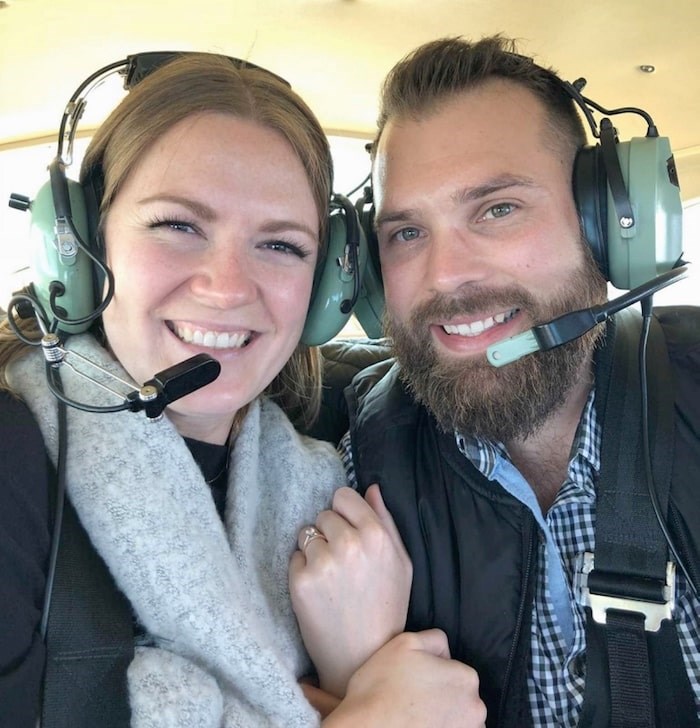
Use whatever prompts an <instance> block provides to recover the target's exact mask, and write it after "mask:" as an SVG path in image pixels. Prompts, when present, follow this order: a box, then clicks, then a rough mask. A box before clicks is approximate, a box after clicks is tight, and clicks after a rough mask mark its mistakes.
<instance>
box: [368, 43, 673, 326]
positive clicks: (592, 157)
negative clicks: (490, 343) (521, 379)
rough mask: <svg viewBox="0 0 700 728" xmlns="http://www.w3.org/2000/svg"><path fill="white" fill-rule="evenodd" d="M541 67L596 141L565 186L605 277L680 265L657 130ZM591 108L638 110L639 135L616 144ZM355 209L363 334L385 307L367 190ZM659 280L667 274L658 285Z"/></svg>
mask: <svg viewBox="0 0 700 728" xmlns="http://www.w3.org/2000/svg"><path fill="white" fill-rule="evenodd" d="M514 55H515V54H514ZM540 68H541V67H540ZM541 70H542V71H543V72H544V73H545V74H547V75H548V76H549V78H550V80H551V82H552V83H553V84H554V85H556V86H558V87H559V88H561V89H562V90H563V91H564V93H565V94H566V95H567V96H569V97H570V98H571V99H572V100H573V102H574V103H575V104H576V106H577V107H578V108H579V109H580V110H581V112H582V113H583V115H584V117H585V119H586V121H587V123H588V125H589V127H590V129H591V132H592V134H593V136H594V138H595V139H597V140H598V141H597V142H596V143H595V144H593V145H587V146H583V147H581V148H580V149H579V150H578V152H577V155H576V159H575V163H574V171H573V178H572V185H573V194H574V200H575V202H576V207H577V210H578V214H579V218H580V220H581V226H582V230H583V233H584V235H585V238H586V240H587V241H588V244H589V246H590V248H591V251H592V253H593V257H594V259H595V261H596V262H597V264H598V267H599V268H600V270H601V272H602V274H603V275H604V276H605V279H606V280H607V281H610V282H611V283H612V284H613V286H615V287H616V288H619V289H623V290H627V289H636V288H638V287H640V286H642V285H643V284H645V283H648V282H649V281H652V280H653V279H655V278H657V277H658V276H661V275H662V274H664V273H667V272H668V271H670V270H672V269H673V268H675V267H677V266H678V265H680V264H682V260H681V257H682V236H683V230H682V215H683V208H682V203H681V196H680V189H679V184H678V175H677V172H676V166H675V162H674V158H673V154H672V152H671V147H670V143H669V140H668V138H666V137H660V136H659V134H658V131H657V129H656V126H655V125H654V122H653V121H652V119H651V117H650V116H649V114H647V113H646V112H645V111H643V110H642V109H638V108H634V107H624V108H618V109H605V108H603V107H602V106H600V105H599V104H597V103H595V102H594V101H591V100H590V99H589V98H586V97H585V96H583V95H582V94H581V91H582V89H583V87H584V86H585V84H586V81H585V79H582V78H581V79H578V80H577V81H574V82H573V83H569V82H567V81H563V80H561V79H560V78H559V77H558V76H556V75H555V74H554V73H552V72H551V71H548V70H547V69H544V68H542V69H541ZM594 111H598V112H601V113H602V114H605V115H607V116H612V115H615V114H625V113H626V114H638V115H639V116H641V117H643V118H644V120H645V121H646V123H647V132H646V135H645V136H644V137H633V138H632V139H630V140H629V141H623V142H621V141H620V140H619V138H618V135H617V131H616V130H615V128H614V127H613V125H612V122H611V121H610V119H609V118H607V116H606V117H605V118H602V119H601V121H600V123H599V124H597V123H596V121H595V118H594V116H593V112H594ZM358 212H359V215H360V220H361V225H362V229H363V232H364V234H365V235H366V238H367V243H368V247H369V253H368V256H367V265H366V268H365V270H364V273H363V281H362V292H361V296H360V299H359V300H358V303H357V305H356V307H355V314H356V315H357V318H358V319H359V320H360V323H362V324H363V327H364V328H365V331H367V332H368V334H370V335H371V336H379V335H381V334H380V333H370V331H376V329H377V327H378V326H380V324H379V322H380V321H381V316H382V311H383V307H384V304H383V293H382V287H381V267H380V264H379V255H378V250H377V247H378V246H377V240H376V236H375V234H374V232H373V220H374V207H373V203H372V192H371V188H368V189H367V190H366V192H365V198H364V200H362V201H361V202H360V203H359V204H358ZM674 280H675V279H674ZM665 285H668V280H667V279H665V280H664V282H663V285H662V286H660V287H663V286H665ZM652 288H653V287H652ZM650 292H652V293H653V290H650V291H647V294H648V293H650Z"/></svg>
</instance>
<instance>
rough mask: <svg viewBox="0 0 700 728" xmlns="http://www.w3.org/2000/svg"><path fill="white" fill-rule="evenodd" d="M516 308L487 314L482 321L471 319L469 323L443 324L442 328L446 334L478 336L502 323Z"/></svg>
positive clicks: (511, 315)
mask: <svg viewBox="0 0 700 728" xmlns="http://www.w3.org/2000/svg"><path fill="white" fill-rule="evenodd" d="M516 311H517V309H513V310H512V311H509V312H508V313H497V314H496V315H495V316H489V317H488V318H486V319H483V320H482V321H472V323H470V324H445V325H444V326H443V327H442V328H443V329H444V331H445V333H446V334H457V335H458V336H478V335H479V334H483V333H484V331H487V330H488V329H490V328H493V327H494V326H495V325H496V324H502V323H505V322H506V321H508V320H509V319H511V318H513V316H514V315H515V313H516Z"/></svg>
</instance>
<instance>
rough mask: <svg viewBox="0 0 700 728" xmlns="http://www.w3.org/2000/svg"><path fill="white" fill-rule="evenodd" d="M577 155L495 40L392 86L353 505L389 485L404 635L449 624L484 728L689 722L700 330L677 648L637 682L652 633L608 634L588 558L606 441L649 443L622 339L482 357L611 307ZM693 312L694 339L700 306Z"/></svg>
mask: <svg viewBox="0 0 700 728" xmlns="http://www.w3.org/2000/svg"><path fill="white" fill-rule="evenodd" d="M584 144H585V133H584V129H583V127H582V124H581V122H580V120H579V116H578V113H577V110H576V106H575V104H574V103H573V101H572V99H571V96H570V95H569V94H568V93H567V92H566V91H565V90H564V88H563V85H562V83H561V82H560V81H559V80H558V79H557V78H556V76H555V75H554V74H553V73H552V72H550V71H549V70H546V69H543V68H541V67H539V66H537V65H535V64H534V63H533V62H532V60H531V59H529V58H525V57H523V56H521V55H519V54H517V53H515V52H514V46H513V44H512V43H511V42H509V41H506V40H504V39H502V38H500V37H494V38H486V39H483V40H481V41H479V42H477V43H473V44H472V43H468V42H465V41H462V40H460V39H445V40H439V41H436V42H432V43H428V44H426V45H424V46H422V47H420V48H418V49H417V50H416V51H414V52H413V53H412V54H410V55H409V56H407V57H406V58H405V59H404V60H403V61H401V62H400V63H399V64H397V66H396V67H395V68H394V69H393V70H392V72H391V73H390V74H389V77H388V78H387V80H386V82H385V86H384V89H383V95H382V100H381V112H380V117H379V132H378V136H377V140H376V142H375V145H374V150H373V154H374V165H373V191H374V200H375V206H376V218H375V224H376V232H377V239H378V244H379V252H380V257H381V267H382V278H383V284H384V290H385V295H386V304H387V314H386V330H387V334H388V335H389V336H390V337H392V338H393V342H394V347H395V353H396V357H397V360H398V366H394V367H393V368H392V369H391V370H390V371H389V372H388V373H387V374H386V375H385V376H383V378H381V379H379V375H378V374H377V373H376V372H372V371H370V372H369V373H367V374H364V375H360V377H359V379H356V381H355V384H354V389H353V391H352V393H351V400H352V402H351V410H352V412H351V430H350V435H351V453H348V456H349V457H350V455H351V460H352V462H353V464H354V471H355V474H356V477H357V482H358V485H359V488H360V491H361V492H364V490H366V488H367V487H368V486H369V485H370V484H371V483H374V482H377V483H379V484H380V486H381V489H382V494H383V497H384V500H385V502H386V504H387V507H388V508H389V510H390V511H391V513H392V514H393V516H394V518H395V520H396V523H397V526H398V528H399V531H400V532H401V535H402V537H403V539H404V541H405V543H406V547H407V549H408V551H409V554H410V556H411V559H412V561H413V568H414V581H413V586H412V591H411V604H410V607H409V617H408V629H422V628H425V627H440V628H442V629H443V630H445V632H446V633H447V635H448V638H449V643H450V650H451V654H452V656H453V657H456V658H457V659H460V660H462V661H464V662H466V663H468V664H470V665H472V666H473V667H474V668H475V669H476V671H477V673H478V675H479V679H480V690H481V695H482V698H483V700H484V702H485V703H486V706H487V709H488V719H487V724H488V725H489V726H495V725H498V726H527V725H533V724H534V725H537V726H551V725H562V726H575V725H654V721H656V723H655V724H656V725H668V726H670V725H694V724H696V719H697V714H698V712H699V711H700V601H699V600H698V595H697V588H698V583H699V581H700V580H699V579H698V573H699V569H698V567H699V566H700V533H699V531H700V497H699V496H700V493H699V492H698V480H697V478H698V473H699V472H700V446H699V443H698V437H699V434H698V433H700V428H699V425H700V416H699V415H698V412H700V406H699V405H700V392H699V391H698V377H697V372H698V371H699V369H698V367H700V345H699V340H698V335H697V333H693V334H691V335H689V336H680V335H678V336H676V334H678V327H677V326H675V327H674V326H671V325H670V323H671V322H672V323H674V324H677V323H678V321H679V318H678V316H675V317H674V314H673V312H670V313H669V314H668V316H667V317H666V319H665V321H664V332H665V337H666V340H667V342H668V346H666V345H665V344H664V347H663V348H664V350H666V349H667V350H668V356H669V357H670V360H671V361H670V366H671V370H672V372H673V374H672V375H669V376H668V377H667V379H668V380H669V381H673V386H674V387H675V390H674V391H675V393H676V399H675V411H673V412H672V414H671V415H670V416H671V419H672V422H673V425H672V428H671V429H672V431H673V433H674V434H673V438H672V440H671V443H672V444H671V446H670V447H668V448H665V451H664V453H663V454H662V458H661V459H666V460H668V461H669V462H670V463H672V466H671V467H672V476H671V478H670V480H671V483H670V496H669V498H668V504H669V505H668V506H666V501H664V507H663V508H662V510H661V514H662V518H663V520H664V522H665V523H666V524H667V527H668V528H667V530H668V533H667V535H668V538H669V540H670V541H671V543H672V544H673V549H672V553H673V555H674V557H673V558H669V560H670V561H671V562H674V563H675V561H676V560H677V562H678V563H677V564H676V565H677V567H678V568H677V569H676V573H675V579H672V580H671V581H670V582H669V590H670V591H669V593H672V595H673V596H674V597H675V604H674V605H672V620H671V619H665V620H663V622H662V624H663V629H661V630H659V633H658V634H659V635H661V634H663V639H664V640H669V641H668V642H664V643H663V644H664V645H668V647H660V646H659V643H657V641H656V640H657V639H661V637H658V638H657V637H656V636H655V634H652V633H651V632H646V633H645V632H644V626H643V625H644V621H643V619H642V628H641V632H642V638H641V642H640V644H639V649H640V650H642V651H646V650H647V648H648V651H649V654H650V655H651V660H650V662H651V668H649V667H647V668H646V669H647V672H648V671H649V670H650V671H651V677H647V676H646V674H642V673H637V672H635V670H636V665H637V662H640V663H641V662H643V663H644V665H645V666H646V665H647V662H648V661H647V660H646V657H644V660H641V658H640V657H639V655H640V653H639V652H628V653H625V652H624V649H625V648H627V647H628V646H629V645H631V644H632V641H633V640H636V639H638V635H637V634H635V635H634V636H633V637H632V636H629V637H626V636H625V635H626V634H627V633H622V637H620V634H621V633H619V632H616V633H610V632H606V631H605V630H607V629H608V628H609V627H611V625H612V624H613V622H614V619H613V616H615V617H616V616H617V614H618V612H615V613H614V614H613V613H612V612H611V613H610V614H608V615H607V618H608V622H609V623H608V624H602V625H601V624H599V623H597V622H595V620H593V619H592V617H591V615H590V610H589V609H588V607H587V606H586V604H587V601H586V600H587V590H586V581H585V578H584V577H585V576H586V575H587V567H586V565H585V563H584V555H585V554H594V553H595V552H596V545H598V542H599V541H602V535H601V532H598V533H597V531H596V520H597V519H596V516H597V511H598V510H599V508H600V507H601V504H602V501H601V497H602V496H601V492H600V491H599V488H600V483H601V478H602V477H603V475H605V474H606V473H607V472H608V471H609V470H610V468H612V465H610V467H608V462H606V463H605V464H604V467H602V468H601V453H602V451H603V448H604V444H605V443H607V442H609V441H613V440H614V438H615V437H617V438H621V440H622V442H623V444H622V446H621V451H623V453H624V451H625V450H627V451H630V450H631V451H632V453H633V454H634V453H635V452H636V450H637V449H638V442H639V440H638V433H637V430H638V420H639V418H636V417H632V418H629V417H628V418H627V419H625V415H626V412H627V411H628V408H627V409H626V407H627V405H625V407H622V408H621V409H620V410H619V412H616V413H613V414H610V413H609V412H608V411H607V410H606V404H607V403H608V402H610V401H613V400H614V397H616V396H617V395H618V394H619V393H620V392H618V391H617V390H620V389H623V390H625V391H626V389H627V387H624V386H618V380H616V379H615V378H614V377H613V376H612V374H610V372H611V371H612V367H613V364H614V363H615V362H616V361H617V359H618V358H619V354H618V351H619V350H620V347H622V346H623V345H622V344H620V343H619V342H620V341H621V340H622V339H621V337H622V323H620V324H619V325H618V324H617V323H616V324H613V325H599V326H595V327H593V328H592V329H591V330H590V331H589V332H588V333H586V334H585V335H583V336H580V337H579V338H575V339H574V340H573V341H571V342H570V343H566V344H564V345H563V346H559V347H557V348H553V349H551V350H549V351H539V352H537V353H535V354H532V355H527V356H523V357H521V358H520V359H518V360H517V361H515V362H513V363H511V364H508V365H507V366H504V367H499V368H496V367H494V366H492V365H491V364H490V363H489V362H488V360H487V350H488V349H489V347H491V346H493V345H495V344H496V343H497V342H500V341H502V340H504V339H508V338H509V337H512V336H514V335H518V334H522V333H523V332H526V331H528V330H530V329H532V327H533V326H535V325H540V324H544V323H547V322H550V321H552V320H553V319H555V318H556V317H558V316H560V315H562V314H565V313H567V312H571V311H576V310H579V309H586V308H590V307H593V306H596V305H598V304H602V303H603V302H604V301H605V300H606V278H605V276H604V275H602V274H601V272H600V270H599V267H598V265H597V263H596V261H595V260H594V258H593V256H592V254H591V250H590V247H589V244H588V242H587V241H586V239H585V238H584V236H583V234H582V232H581V223H580V220H579V211H578V210H577V206H576V203H575V200H574V195H573V194H572V173H573V168H574V160H575V158H576V154H577V151H578V150H579V148H580V147H582V146H583V145H584ZM686 316H687V317H691V316H693V317H694V319H693V320H694V321H695V332H697V331H698V327H697V320H698V313H697V311H691V310H688V311H686ZM618 329H619V330H620V331H619V332H618V333H616V332H617V331H618ZM674 337H675V338H674ZM638 338H639V337H638V336H637V337H636V339H638ZM636 339H635V340H636ZM662 340H663V337H662ZM614 342H618V343H614ZM615 347H617V348H615ZM623 348H624V347H623ZM626 348H627V349H628V350H631V349H632V347H629V346H627V347H626ZM634 356H635V357H636V345H635V349H634ZM377 380H378V381H377ZM634 391H635V392H636V391H637V390H636V389H635V390H634ZM623 393H624V392H623ZM670 399H671V398H669V400H670ZM618 415H619V416H618ZM626 423H627V424H626ZM630 423H631V424H630ZM628 425H629V427H628ZM626 428H627V429H630V430H632V429H633V430H634V433H632V432H630V433H628V432H627V429H626ZM655 432H656V430H655ZM632 434H634V437H632ZM628 436H629V440H628V442H629V445H625V444H624V442H625V438H626V437H628ZM639 437H641V435H639ZM615 441H619V440H615ZM639 450H640V452H641V448H639ZM606 460H607V458H606ZM655 467H656V465H655ZM641 487H642V489H644V483H641ZM606 492H607V491H606ZM645 498H646V496H645ZM647 500H648V499H647ZM645 507H646V506H645ZM620 518H621V523H622V521H625V520H630V521H631V522H632V523H634V517H633V516H632V515H631V514H630V513H622V514H621V516H620ZM605 521H606V525H605V528H606V529H607V532H608V533H609V532H611V531H612V532H613V537H614V531H615V524H613V525H611V522H610V519H609V518H606V519H605ZM600 527H601V528H602V526H600ZM654 528H656V524H654ZM643 535H644V534H643ZM625 538H626V536H625ZM613 540H614V539H613ZM664 546H665V542H664ZM613 551H614V549H613ZM601 558H602V556H601ZM665 558H666V556H665V550H664V561H665ZM687 577H691V578H690V579H689V578H687ZM612 581H613V582H615V579H613V580H612ZM591 590H592V587H591ZM641 599H642V600H644V597H641ZM625 604H629V602H625ZM618 607H619V605H618ZM619 609H620V611H621V612H622V618H623V620H624V619H626V618H627V617H628V616H629V615H628V612H627V611H626V608H624V607H619ZM604 615H605V612H604ZM634 616H635V618H636V617H639V616H640V615H639V614H638V613H636V614H635V615H634ZM599 621H600V620H599ZM602 622H603V623H605V616H603V618H602ZM630 634H631V633H630ZM645 635H650V636H649V640H648V646H647V643H646V636H645ZM594 643H595V644H594ZM606 643H607V644H608V647H609V652H608V653H606V651H605V645H606ZM613 643H614V644H613ZM618 643H619V644H620V645H621V646H622V653H620V652H619V651H617V647H616V646H615V645H618ZM601 644H602V647H601ZM600 659H609V660H610V662H609V663H608V662H604V663H600V662H599V660H600ZM594 663H595V664H594ZM601 664H602V666H601ZM608 665H609V667H608ZM619 666H621V667H620V669H619V670H618V667H619ZM608 673H610V674H609V675H608ZM640 675H641V677H640ZM671 675H673V678H670V677H669V676H671ZM645 680H646V681H647V682H645ZM649 681H650V682H649ZM664 681H665V682H664ZM620 683H622V685H620ZM611 685H612V687H611ZM639 685H641V686H642V688H641V689H639V690H637V687H638V686H639ZM645 685H647V686H648V689H645V688H644V686H645ZM628 686H632V690H628V689H627V688H628ZM635 691H637V692H635Z"/></svg>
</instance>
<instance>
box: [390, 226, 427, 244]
mask: <svg viewBox="0 0 700 728" xmlns="http://www.w3.org/2000/svg"><path fill="white" fill-rule="evenodd" d="M419 235H420V231H419V230H418V229H417V228H403V229H402V230H398V231H397V232H395V233H394V234H393V236H392V237H393V239H394V240H398V241H399V242H400V243H410V242H412V241H413V240H416V239H417V238H418V236H419Z"/></svg>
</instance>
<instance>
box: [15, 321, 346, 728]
mask: <svg viewBox="0 0 700 728" xmlns="http://www.w3.org/2000/svg"><path fill="white" fill-rule="evenodd" d="M69 344H70V348H71V349H74V350H76V351H80V352H81V353H82V354H84V355H86V356H89V358H90V359H92V360H93V361H96V362H99V363H100V364H101V365H102V366H104V367H105V368H109V369H110V370H111V371H113V372H115V373H117V374H118V375H119V376H121V377H122V378H128V376H127V375H126V374H125V373H124V372H123V370H121V367H119V365H118V364H117V363H116V362H114V360H112V359H111V358H110V356H109V354H108V353H107V352H106V351H105V350H104V349H102V348H101V347H100V346H99V345H97V344H96V343H95V342H94V340H93V339H92V338H91V337H90V336H88V335H82V336H79V337H73V338H71V339H70V341H69ZM64 369H65V367H64ZM8 379H9V381H10V384H11V386H12V388H13V389H14V390H15V391H17V392H18V393H19V394H20V395H21V396H22V397H23V398H24V399H25V401H26V402H27V403H28V404H29V406H30V408H31V409H32V411H33V412H34V415H35V417H36V418H37V420H38V421H39V423H40V426H41V429H42V432H43V435H44V440H45V443H46V446H47V449H48V452H49V454H50V456H51V457H52V458H53V460H54V462H55V460H56V454H57V451H58V442H57V425H56V414H55V413H56V402H55V400H54V398H53V395H51V393H50V392H49V391H48V389H47V387H46V383H45V375H44V363H43V357H42V355H41V354H40V353H39V352H38V351H37V352H33V353H31V354H30V355H29V356H27V357H25V358H24V359H22V360H20V361H19V362H16V363H15V364H13V365H12V366H11V368H10V371H9V372H8ZM63 381H64V385H65V389H66V391H67V393H68V394H70V395H71V396H72V397H74V398H76V399H79V400H81V401H84V402H91V403H93V404H95V403H101V404H107V403H109V404H114V403H115V400H114V398H113V397H110V395H109V394H107V393H103V392H102V391H100V390H99V389H98V388H97V387H96V386H95V385H94V384H91V383H89V382H86V381H84V380H82V379H80V378H78V377H76V376H75V375H73V374H72V373H71V372H70V371H68V370H66V371H65V374H64V375H63ZM344 482H345V476H344V473H343V468H342V465H341V463H340V461H339V458H338V457H337V455H336V453H335V451H334V450H333V448H332V447H331V446H330V445H328V444H326V443H320V442H318V441H314V440H311V439H309V438H305V437H303V436H300V435H299V434H298V433H297V432H296V431H295V430H294V428H293V427H292V425H291V423H290V422H289V420H288V419H287V417H286V416H285V415H284V413H283V412H282V411H281V410H280V409H279V408H278V407H277V406H276V405H275V404H274V403H272V402H270V401H268V400H266V399H264V398H261V399H259V400H257V401H256V402H254V403H253V404H252V406H251V407H250V409H249V412H248V414H247V416H246V418H245V420H244V423H243V426H242V429H241V432H240V434H239V436H238V438H237V440H236V443H235V446H234V448H233V450H232V453H231V461H230V467H229V485H228V493H227V500H226V515H225V524H222V522H221V519H220V518H219V516H218V514H217V512H216V508H215V506H214V502H213V499H212V497H211V494H210V492H209V488H208V486H207V484H206V483H205V482H204V479H203V477H202V474H201V472H200V470H199V468H198V466H197V464H196V463H195V462H194V460H193V459H192V456H191V454H190V452H189V450H188V448H187V446H186V445H185V443H184V441H183V440H182V438H181V437H180V435H179V434H178V432H177V431H176V430H175V428H174V427H173V426H172V424H171V423H170V421H169V420H168V419H167V417H166V418H163V419H162V420H161V421H159V422H156V423H152V422H149V421H147V419H146V418H145V417H144V415H143V414H134V413H131V412H121V413H117V414H93V413H87V412H82V411H78V410H76V409H73V408H69V410H68V456H67V488H68V494H69V497H70V499H71V501H72V503H73V505H74V506H75V509H76V511H77V513H78V515H79V517H80V519H81V521H82V523H83V526H84V527H85V529H86V531H87V532H88V534H89V535H90V538H91V540H92V542H93V544H94V546H95V548H96V549H97V551H98V552H99V553H100V555H101V556H102V558H103V559H104V560H105V562H106V564H107V566H108V567H109V569H110V570H111V572H112V574H113V575H114V578H115V580H116V582H117V584H118V586H119V588H120V589H121V590H122V591H123V592H124V594H125V595H126V596H127V597H128V599H129V600H130V602H131V604H132V606H133V608H134V611H135V613H136V615H137V616H138V618H139V620H140V622H141V623H142V625H143V626H144V627H145V628H146V629H147V630H148V632H149V633H150V634H151V635H152V637H153V638H154V641H155V644H156V645H157V646H156V647H146V648H137V652H136V656H135V659H134V661H133V662H132V664H131V666H130V668H129V691H130V700H131V708H132V725H133V726H135V727H138V728H156V727H157V728H165V727H172V728H175V727H178V728H180V727H182V728H185V727H186V728H195V727H200V726H201V728H205V727H206V728H219V727H225V728H229V727H233V726H241V727H244V726H246V727H247V726H250V727H251V728H252V727H253V726H254V727H255V728H261V727H263V726H286V727H295V726H299V727H301V726H304V727H306V726H316V725H318V723H319V719H318V715H317V714H316V712H315V711H314V710H313V709H312V708H311V707H310V706H309V705H308V703H307V702H306V701H305V699H304V698H303V695H302V693H301V691H300V689H299V687H298V685H297V678H298V677H299V676H301V675H302V674H304V673H306V672H308V670H309V668H310V663H309V659H308V656H307V655H306V653H305V651H304V648H303V645H302V642H301V639H300V635H299V632H298V628H297V625H296V621H295V618H294V615H293V612H292V609H291V604H290V599H289V591H288V585H287V568H288V562H289V558H290V556H291V554H292V552H293V550H294V548H295V547H296V537H297V532H298V530H299V528H301V527H302V526H303V525H305V524H308V523H313V521H314V520H315V517H316V515H317V513H318V512H319V511H320V510H322V509H324V508H327V507H328V505H329V503H330V500H331V497H332V493H333V491H334V490H335V489H336V488H337V487H338V486H340V485H342V484H343V483H344Z"/></svg>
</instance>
